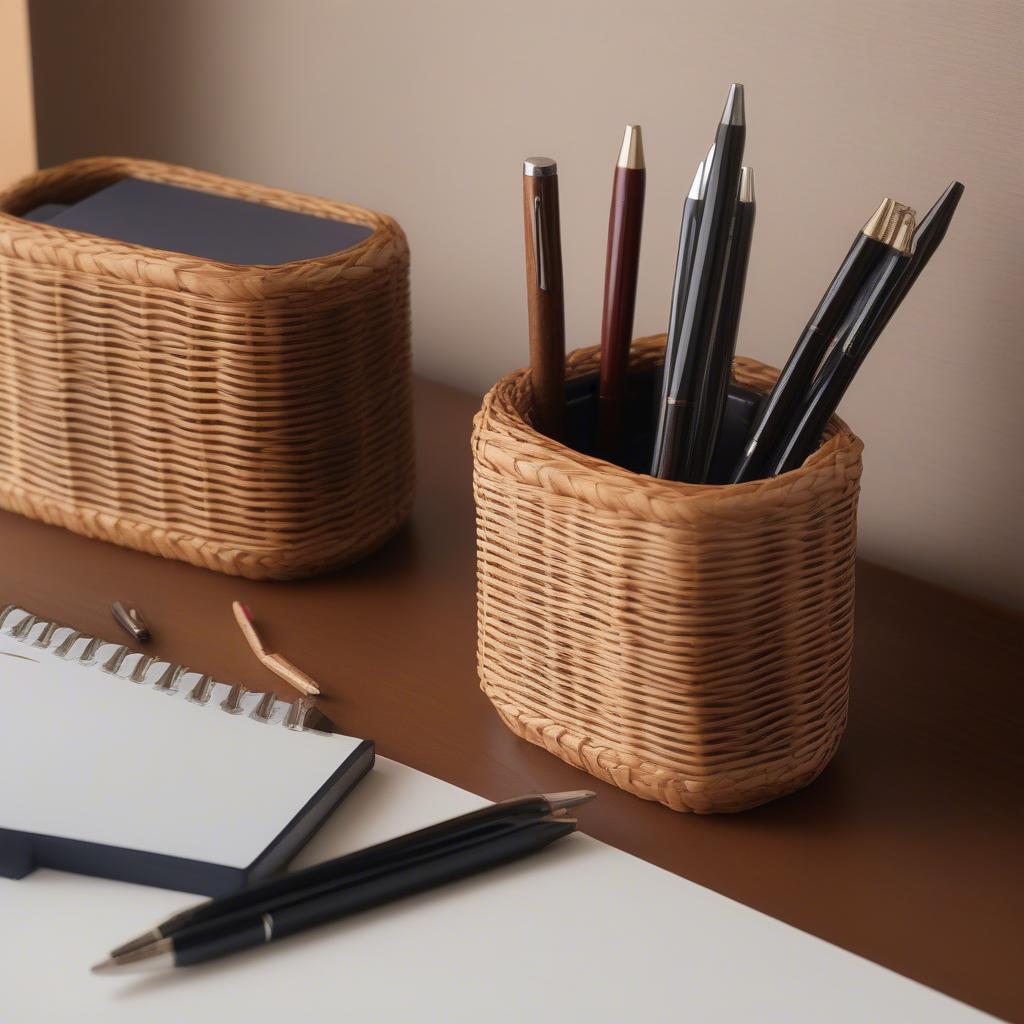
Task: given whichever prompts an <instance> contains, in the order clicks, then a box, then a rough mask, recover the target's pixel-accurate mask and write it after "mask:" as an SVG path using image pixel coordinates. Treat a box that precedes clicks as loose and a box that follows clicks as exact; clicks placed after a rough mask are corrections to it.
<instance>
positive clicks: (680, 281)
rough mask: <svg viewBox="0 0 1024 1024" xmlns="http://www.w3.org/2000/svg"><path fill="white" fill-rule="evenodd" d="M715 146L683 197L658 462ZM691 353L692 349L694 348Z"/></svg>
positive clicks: (659, 392) (658, 384) (661, 377)
mask: <svg viewBox="0 0 1024 1024" xmlns="http://www.w3.org/2000/svg"><path fill="white" fill-rule="evenodd" d="M714 152H715V147H714V144H712V146H711V148H710V149H709V150H708V154H707V156H706V157H705V158H704V159H703V160H702V161H701V162H700V163H699V164H698V165H697V173H696V174H695V175H694V176H693V183H692V184H691V185H690V191H689V192H688V193H687V194H686V198H685V199H684V200H683V216H682V219H681V222H680V225H679V248H678V250H677V252H676V269H675V273H674V275H673V277H672V304H671V306H670V307H669V313H668V332H667V334H666V336H665V360H664V362H663V363H662V365H661V367H659V369H658V372H657V373H656V374H655V391H654V398H655V402H656V406H655V413H656V418H655V437H654V455H653V460H654V462H655V463H657V462H658V461H659V460H660V458H661V455H660V452H661V449H662V447H663V446H664V444H665V422H666V409H667V408H668V399H669V391H668V388H669V382H670V381H671V380H672V367H673V366H675V362H676V358H677V357H678V355H679V336H680V334H681V332H682V329H683V310H684V309H685V308H686V290H687V288H688V287H689V284H690V274H691V272H692V270H693V250H694V248H695V247H696V245H697V229H698V228H699V227H700V217H701V213H702V211H703V210H704V190H705V188H706V187H707V182H708V177H707V171H708V168H709V167H710V165H711V157H712V156H713V155H714ZM691 355H692V351H691Z"/></svg>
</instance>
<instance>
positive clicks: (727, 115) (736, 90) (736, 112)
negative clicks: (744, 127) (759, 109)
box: [722, 82, 747, 125]
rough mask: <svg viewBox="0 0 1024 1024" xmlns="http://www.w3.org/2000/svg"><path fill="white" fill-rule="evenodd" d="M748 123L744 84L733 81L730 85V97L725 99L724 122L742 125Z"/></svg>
mask: <svg viewBox="0 0 1024 1024" xmlns="http://www.w3.org/2000/svg"><path fill="white" fill-rule="evenodd" d="M746 123H747V121H746V111H745V110H744V106H743V86H742V85H740V84H739V82H733V84H732V85H731V86H730V87H729V98H728V99H727V100H726V101H725V110H723V111H722V124H731V125H741V124H746Z"/></svg>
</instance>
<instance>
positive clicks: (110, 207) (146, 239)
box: [23, 178, 373, 266]
mask: <svg viewBox="0 0 1024 1024" xmlns="http://www.w3.org/2000/svg"><path fill="white" fill-rule="evenodd" d="M53 205H54V204H45V205H44V206H39V207H36V208H35V209H34V210H30V211H28V212H27V213H25V214H23V217H24V218H25V219H27V220H44V221H46V222H47V223H48V224H52V225H53V226H54V227H60V228H72V229H73V230H75V231H84V232H87V233H88V234H92V235H101V236H102V237H104V238H112V239H115V240H117V241H120V242H131V243H133V244H135V245H144V246H148V247H149V248H151V249H163V250H166V251H168V252H179V253H185V254H186V255H189V256H198V257H201V258H202V259H206V260H214V261H216V262H218V263H235V264H240V265H243V266H266V265H269V266H276V265H278V264H281V263H291V262H292V261H293V260H308V259H314V258H315V257H318V256H327V255H330V254H331V253H335V252H340V251H342V250H344V249H349V248H351V247H352V246H353V245H356V244H358V243H359V242H361V241H363V240H364V239H365V238H369V236H370V235H372V234H373V228H369V227H366V226H365V225H363V224H349V223H347V222H346V221H340V220H331V219H329V218H327V217H314V216H312V215H311V214H308V213H296V212H295V211H294V210H279V209H277V207H275V206H264V205H263V204H261V203H251V202H248V201H247V200H244V199H232V198H230V197H228V196H219V195H213V194H211V193H208V192H197V191H196V190H195V189H190V188H181V187H180V186H178V185H165V184H163V183H162V182H156V181H141V180H139V179H137V178H123V179H122V180H121V181H118V182H115V183H114V184H113V185H108V186H107V187H106V188H104V189H101V190H100V191H99V192H94V193H93V194H92V195H90V196H86V197H85V198H84V199H80V200H79V201H78V202H76V203H73V204H71V205H70V206H67V207H65V208H64V209H63V210H59V211H56V212H54V211H53Z"/></svg>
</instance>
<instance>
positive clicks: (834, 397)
mask: <svg viewBox="0 0 1024 1024" xmlns="http://www.w3.org/2000/svg"><path fill="white" fill-rule="evenodd" d="M896 207H897V209H898V211H899V212H898V218H897V221H896V223H895V224H894V225H893V231H892V234H891V237H889V238H888V240H887V244H888V252H887V253H886V254H885V256H884V257H883V258H882V261H881V263H880V264H879V265H878V267H877V268H876V269H875V271H874V273H873V274H872V275H871V277H870V278H869V279H868V281H867V283H866V284H865V285H864V287H863V288H862V289H861V291H860V292H859V293H858V295H857V297H856V299H855V301H854V303H853V308H852V309H851V310H850V312H849V314H848V315H847V317H846V320H845V321H844V322H843V325H842V327H841V328H840V330H839V332H838V333H837V335H836V339H835V347H834V349H833V352H832V355H831V356H830V358H829V360H827V362H826V368H825V369H823V371H822V372H821V373H820V374H818V376H817V377H816V378H815V381H814V384H813V385H812V386H811V390H810V392H809V394H808V395H807V396H806V397H805V398H804V399H803V401H802V402H801V404H800V405H799V407H798V408H797V410H796V412H795V414H794V415H793V416H792V417H791V419H790V420H789V422H788V423H786V424H785V425H784V427H783V430H782V433H781V435H780V437H779V440H778V442H777V443H776V445H775V448H774V450H773V451H772V452H771V453H770V455H769V457H768V460H767V462H766V463H765V471H766V473H765V475H766V476H778V475H779V474H780V473H786V472H788V471H789V470H791V469H796V468H797V466H799V465H801V464H802V463H803V461H804V459H806V458H807V456H808V455H810V453H811V452H812V451H814V448H815V447H816V446H817V444H818V441H819V439H820V438H821V435H822V432H823V431H824V430H825V426H826V425H827V423H828V420H829V417H830V416H831V415H832V413H833V412H835V410H836V407H837V406H838V405H839V401H840V399H841V398H842V397H843V395H844V394H845V393H846V389H847V388H848V387H849V386H850V381H852V380H853V375H854V374H855V373H856V372H857V368H858V367H859V366H860V363H861V361H862V360H863V357H864V356H865V355H866V354H867V352H868V350H869V349H870V347H871V345H873V344H874V341H875V339H876V338H877V337H878V335H879V333H880V332H881V329H882V327H883V326H884V325H885V320H886V319H887V318H886V317H885V312H886V310H887V309H888V308H890V302H891V300H892V298H893V297H894V296H895V295H896V294H897V293H898V292H899V289H900V282H901V281H902V280H904V274H905V273H906V271H907V268H908V266H909V261H910V253H911V247H912V242H913V236H914V226H915V218H914V211H913V210H911V209H910V207H908V206H901V205H900V204H899V203H897V204H896Z"/></svg>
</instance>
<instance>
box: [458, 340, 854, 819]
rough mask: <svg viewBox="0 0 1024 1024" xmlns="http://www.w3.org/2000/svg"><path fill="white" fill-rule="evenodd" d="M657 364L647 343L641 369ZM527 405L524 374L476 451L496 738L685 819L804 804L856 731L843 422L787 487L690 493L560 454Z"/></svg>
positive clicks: (486, 682) (482, 415) (750, 372)
mask: <svg viewBox="0 0 1024 1024" xmlns="http://www.w3.org/2000/svg"><path fill="white" fill-rule="evenodd" d="M663 348H664V336H661V337H658V338H647V339H642V340H640V341H638V342H635V343H634V346H633V356H632V361H633V366H634V367H635V368H637V369H639V368H640V367H641V366H644V365H647V366H650V365H652V364H655V363H657V362H660V360H661V358H662V353H663ZM597 367H598V352H597V349H583V350H579V351H577V352H575V353H573V354H572V355H571V356H570V358H569V374H570V376H576V375H580V374H584V373H588V372H592V371H594V370H596V369H597ZM734 372H735V376H736V378H737V380H738V381H739V383H741V384H746V385H748V386H751V387H755V388H757V389H759V390H766V389H767V388H768V387H769V386H770V385H771V383H772V381H773V380H774V378H775V376H776V371H774V370H772V369H770V368H769V367H766V366H764V365H762V364H760V363H757V362H755V361H753V360H749V359H738V360H737V361H736V364H735V368H734ZM530 402H531V393H530V378H529V374H528V372H526V371H520V372H517V373H513V374H510V375H509V376H507V377H505V378H504V379H503V380H501V381H499V383H498V384H497V385H495V387H494V388H493V389H492V390H491V391H490V392H489V393H488V395H487V396H486V398H485V399H484V403H483V407H482V409H481V411H480V412H479V414H478V415H477V418H476V422H475V430H474V434H473V455H474V466H475V469H474V492H475V497H476V509H477V535H478V563H477V590H478V666H479V674H480V682H481V687H482V689H483V690H484V692H485V693H486V694H487V696H488V697H489V698H490V700H491V701H492V702H493V704H494V705H495V707H496V709H497V710H498V713H499V714H500V715H501V717H502V719H503V720H504V721H505V723H506V724H507V725H508V726H509V728H511V729H512V730H513V731H514V732H515V733H517V734H518V735H519V736H522V737H524V738H525V739H527V740H529V741H530V742H532V743H535V744H538V745H539V746H542V747H544V748H546V749H547V750H549V751H550V752H551V753H553V754H556V755H557V756H558V757H560V758H562V759H563V760H565V761H567V762H569V763H570V764H572V765H575V766H576V767H578V768H582V769H584V770H585V771H587V772H590V773H591V774H592V775H595V776H597V777H598V778H600V779H603V780H605V781H606V782H610V783H613V784H615V785H617V786H619V787H621V788H622V789H625V790H628V791H629V792H631V793H634V794H636V795H637V796H641V797H644V798H645V799H649V800H658V801H660V802H661V803H663V804H666V805H667V806H669V807H672V808H674V809H675V810H678V811H697V812H713V811H738V810H743V809H745V808H748V807H752V806H755V805H757V804H760V803H763V802H765V801H767V800H771V799H773V798H775V797H778V796H781V795H783V794H785V793H789V792H792V791H793V790H796V789H798V788H800V787H801V786H804V785H806V784H807V783H809V782H810V781H811V780H813V779H814V778H815V777H816V776H817V775H818V774H819V773H820V772H821V771H822V769H823V768H824V767H825V765H826V764H827V763H828V761H829V759H830V758H831V757H832V755H833V754H834V752H835V750H836V747H837V745H838V743H839V740H840V737H841V736H842V733H843V729H844V727H845V724H846V715H847V704H848V692H849V670H850V657H851V648H852V640H853V591H854V556H855V547H856V510H857V495H858V488H859V479H860V471H861V450H862V445H861V442H860V441H859V440H858V439H857V438H856V437H855V436H854V435H853V434H851V433H850V431H849V430H848V428H847V427H846V426H845V424H843V423H842V422H841V421H840V420H838V419H833V421H832V422H831V424H830V434H831V436H830V438H829V439H828V440H827V441H826V442H825V443H824V444H823V445H822V447H821V448H820V449H819V450H818V451H817V452H816V453H815V454H814V455H812V456H811V457H810V458H809V459H808V460H807V462H806V463H805V464H804V466H802V467H801V468H800V469H798V470H795V471H794V472H791V473H787V474H785V475H783V476H780V477H777V478H775V479H771V480H765V481H755V482H751V483H747V484H741V485H738V486H726V487H711V486H703V485H700V486H698V485H689V484H680V483H673V482H665V481H660V480H656V479H654V478H652V477H648V476H643V475H638V474H633V473H630V472H628V471H626V470H623V469H619V468H618V467H615V466H611V465H609V464H608V463H606V462H602V461H600V460H598V459H595V458H590V457H588V456H585V455H581V454H579V453H577V452H574V451H571V450H569V449H567V448H565V447H564V446H562V445H560V444H556V443H554V442H552V441H550V440H548V439H547V438H545V437H543V436H541V435H539V434H538V433H537V432H536V431H534V430H533V429H532V427H531V426H530V424H529V410H530Z"/></svg>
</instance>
